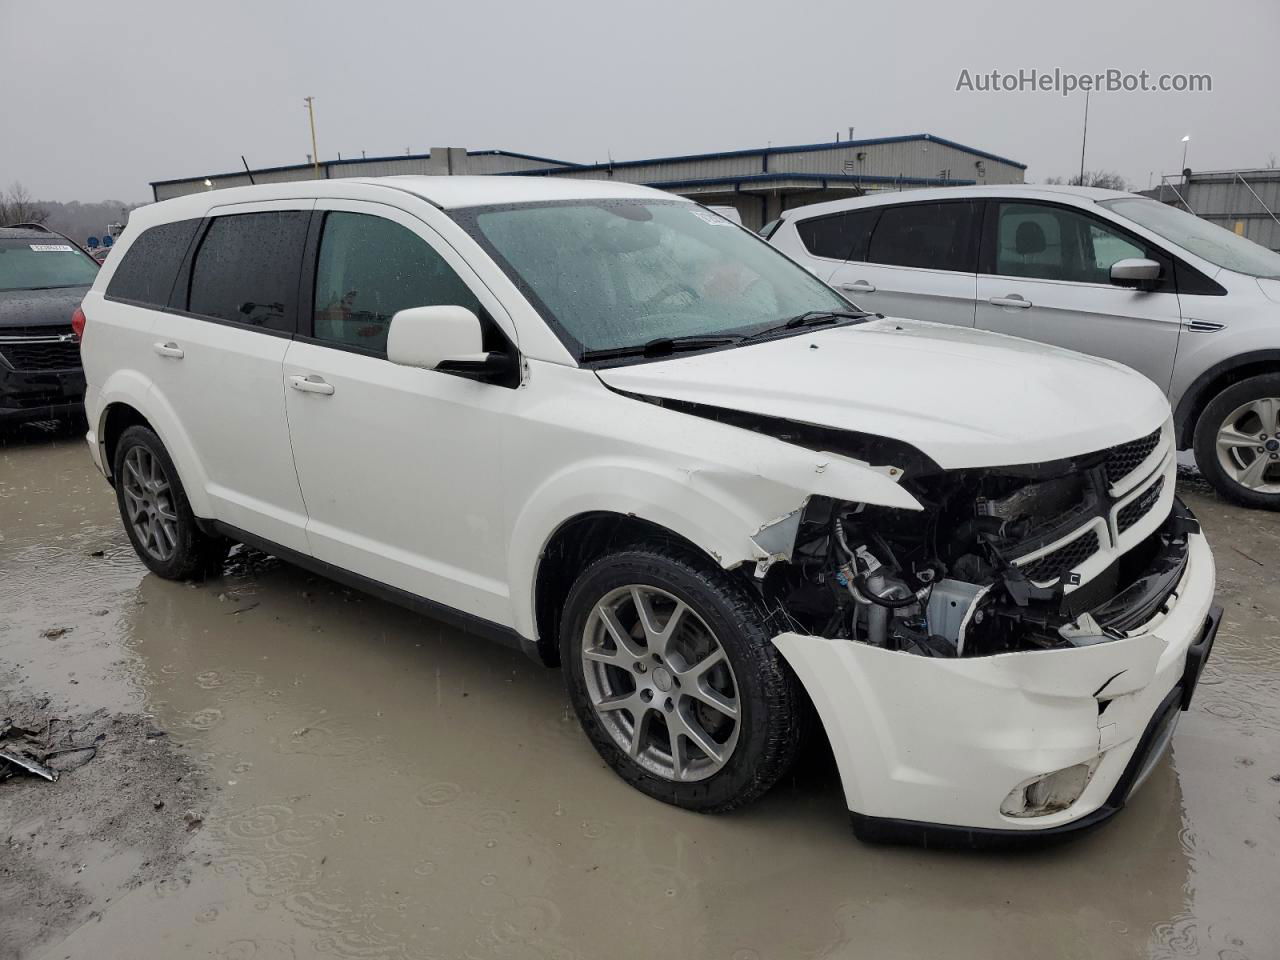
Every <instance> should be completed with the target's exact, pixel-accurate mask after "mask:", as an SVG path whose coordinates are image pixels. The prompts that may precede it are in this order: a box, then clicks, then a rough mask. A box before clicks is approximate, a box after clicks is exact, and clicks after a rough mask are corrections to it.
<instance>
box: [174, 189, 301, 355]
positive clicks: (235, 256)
mask: <svg viewBox="0 0 1280 960" xmlns="http://www.w3.org/2000/svg"><path fill="white" fill-rule="evenodd" d="M309 217H310V214H309V213H307V212H306V211H302V210H279V211H275V210H273V211H270V212H266V213H238V214H234V215H231V216H224V217H218V218H216V219H215V220H214V221H213V222H212V223H211V224H209V230H208V232H206V233H205V235H204V239H203V240H202V241H201V242H200V248H199V249H198V250H197V251H196V257H195V263H194V264H193V265H192V268H191V290H190V292H189V294H188V296H187V310H188V311H190V312H191V313H197V314H200V315H202V316H206V317H216V318H218V319H220V320H229V321H232V322H233V323H243V324H247V325H249V326H254V327H262V328H264V329H266V330H280V331H285V332H288V333H292V332H293V329H294V318H295V317H296V315H297V310H298V304H297V299H298V270H299V268H300V267H301V265H302V246H303V242H304V241H305V240H306V236H307V223H308V219H309Z"/></svg>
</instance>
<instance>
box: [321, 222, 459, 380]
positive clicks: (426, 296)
mask: <svg viewBox="0 0 1280 960" xmlns="http://www.w3.org/2000/svg"><path fill="white" fill-rule="evenodd" d="M448 305H457V306H462V307H466V308H467V309H469V310H471V311H472V312H473V313H475V314H477V315H480V313H481V308H480V303H479V301H478V300H477V299H476V298H475V296H474V295H473V294H472V293H471V291H470V290H469V289H468V288H467V285H466V284H465V283H463V282H462V279H461V278H460V277H459V276H458V275H457V274H456V273H454V271H453V269H452V268H451V267H450V266H449V265H448V264H447V263H445V261H444V259H443V258H442V257H441V256H440V254H438V253H436V251H435V250H433V249H432V248H431V247H430V245H429V244H427V243H426V242H425V241H424V240H423V239H422V238H421V237H419V236H417V235H416V234H414V233H413V232H412V231H410V230H408V229H406V228H405V227H402V226H400V224H398V223H394V222H392V221H390V220H384V219H383V218H382V217H375V216H371V215H369V214H363V213H345V212H341V211H335V212H332V213H328V214H326V215H325V219H324V228H323V231H322V233H321V235H320V252H319V257H318V260H317V263H316V282H315V300H314V304H313V310H314V313H313V328H312V335H313V336H314V337H315V338H316V339H317V340H324V341H328V342H330V343H335V344H341V345H343V346H345V347H354V348H356V349H358V350H360V351H362V352H369V353H373V354H376V355H378V356H383V357H385V356H386V354H387V330H388V328H389V327H390V326H391V318H392V317H393V316H394V315H395V314H396V313H397V312H398V311H400V310H405V309H408V308H409V307H433V306H448Z"/></svg>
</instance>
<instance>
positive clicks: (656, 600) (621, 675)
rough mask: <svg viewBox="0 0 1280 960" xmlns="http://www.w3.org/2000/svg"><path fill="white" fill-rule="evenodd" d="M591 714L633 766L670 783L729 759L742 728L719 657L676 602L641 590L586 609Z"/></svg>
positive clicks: (707, 772) (701, 776)
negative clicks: (639, 767) (589, 610)
mask: <svg viewBox="0 0 1280 960" xmlns="http://www.w3.org/2000/svg"><path fill="white" fill-rule="evenodd" d="M581 653H582V667H583V675H584V677H585V679H586V686H587V693H588V695H589V697H590V699H591V705H592V708H593V709H594V711H595V714H596V716H597V717H598V718H599V720H600V723H601V724H602V726H603V727H604V729H605V730H606V731H607V732H608V733H609V736H610V737H611V738H612V739H613V741H614V743H616V744H617V746H618V747H619V748H620V749H621V750H622V751H623V752H624V753H626V754H627V755H628V756H629V757H631V758H632V760H634V761H635V762H636V763H637V764H639V765H640V766H641V767H643V768H644V769H646V770H647V771H649V772H650V773H654V774H656V775H658V776H660V777H663V778H665V779H668V780H674V781H679V782H691V781H697V780H705V779H706V778H707V777H710V776H712V775H713V774H715V773H716V772H718V771H719V770H721V769H722V768H723V767H724V766H725V764H726V763H728V762H729V759H730V757H731V756H732V755H733V751H734V747H735V746H736V745H737V742H738V733H739V728H740V726H741V722H742V716H741V707H740V704H739V699H738V684H737V681H736V679H735V677H734V675H733V668H732V667H731V666H730V664H729V659H728V657H727V656H726V655H725V651H724V648H723V647H722V646H721V645H720V642H719V640H717V639H716V636H715V634H714V633H713V632H712V630H711V629H710V628H709V627H708V626H707V624H706V622H705V621H704V620H703V619H702V618H701V617H700V616H698V614H697V613H696V612H695V611H694V610H693V609H692V608H691V607H690V606H689V605H688V604H687V603H685V602H684V601H683V600H680V599H679V598H677V597H675V596H673V595H672V594H670V593H667V592H666V591H665V590H659V589H658V588H656V587H651V586H647V585H642V584H631V585H628V586H624V587H619V588H617V589H616V590H612V591H610V592H609V593H608V594H606V595H605V596H604V597H603V598H602V599H601V600H600V601H599V602H598V603H597V604H596V605H595V607H593V608H592V610H591V613H590V615H589V616H588V617H587V623H586V628H585V629H584V631H583V635H582V646H581Z"/></svg>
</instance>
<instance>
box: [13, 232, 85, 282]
mask: <svg viewBox="0 0 1280 960" xmlns="http://www.w3.org/2000/svg"><path fill="white" fill-rule="evenodd" d="M97 275H98V264H97V263H95V262H94V260H93V258H92V257H90V256H88V255H87V254H85V253H84V252H83V251H81V250H80V249H79V248H78V247H76V246H75V245H74V244H70V243H67V241H66V240H64V239H62V238H61V237H59V236H56V235H52V236H50V237H49V239H47V240H45V239H42V238H38V237H30V238H28V237H23V238H22V239H20V240H14V239H4V240H0V291H2V290H48V289H50V288H52V287H87V286H89V285H90V284H91V283H93V279H94V277H96V276H97Z"/></svg>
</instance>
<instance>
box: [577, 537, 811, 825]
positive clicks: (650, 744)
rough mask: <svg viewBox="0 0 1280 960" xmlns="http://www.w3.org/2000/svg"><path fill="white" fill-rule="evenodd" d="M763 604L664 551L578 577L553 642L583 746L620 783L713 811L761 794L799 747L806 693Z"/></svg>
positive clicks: (639, 552) (633, 554) (630, 554)
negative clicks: (556, 644)
mask: <svg viewBox="0 0 1280 960" xmlns="http://www.w3.org/2000/svg"><path fill="white" fill-rule="evenodd" d="M769 624H770V621H769V618H768V616H767V615H766V614H765V613H764V611H763V610H762V609H761V606H760V604H759V603H758V601H756V600H755V599H754V598H753V597H752V595H751V594H750V593H749V592H748V591H747V590H746V589H745V588H743V587H742V586H741V585H739V584H737V583H736V582H734V581H733V580H732V579H731V578H730V577H728V576H727V575H726V574H725V573H724V572H723V571H721V570H719V569H717V568H715V567H714V566H713V565H712V564H710V563H706V564H704V563H701V562H699V559H698V558H696V557H694V556H690V555H686V554H683V553H680V552H677V551H673V550H670V549H668V548H666V547H653V548H646V547H640V548H636V549H632V550H628V551H625V552H621V553H616V554H610V555H607V556H605V557H603V558H601V559H599V560H596V561H595V562H594V563H592V564H591V565H590V566H589V567H587V569H586V570H585V571H583V573H582V574H581V575H580V576H579V577H578V579H577V581H576V582H575V583H574V585H573V588H572V589H571V590H570V591H569V597H568V600H567V602H566V605H565V612H564V617H563V618H562V627H561V636H560V646H561V662H562V663H563V664H564V665H565V674H566V682H567V685H568V688H569V697H570V700H571V701H572V703H573V707H574V710H575V711H576V712H577V715H578V719H579V721H580V722H581V723H582V727H583V729H584V730H585V731H586V734H587V736H588V738H589V739H590V740H591V742H592V744H593V745H594V746H595V748H596V750H597V751H598V752H599V753H600V755H601V756H602V757H603V758H604V760H605V762H607V763H608V764H609V766H610V767H612V768H613V770H614V771H615V772H616V773H617V774H618V775H619V776H620V777H622V779H623V780H625V781H627V783H630V784H631V785H632V786H634V787H636V788H637V789H639V790H641V791H642V792H644V793H646V794H648V795H649V796H651V797H655V798H657V799H659V800H662V801H665V802H666V803H671V804H674V805H676V806H679V807H685V808H686V809H690V810H698V811H703V812H719V811H724V810H729V809H732V808H734V807H737V806H741V805H742V804H744V803H747V802H749V801H751V800H754V799H755V798H756V797H758V796H760V795H761V794H763V793H764V792H765V791H767V790H768V789H769V788H770V787H772V786H773V785H774V784H775V783H776V782H777V781H778V779H779V778H780V777H781V776H782V775H783V774H784V773H785V772H786V770H787V768H788V767H789V766H790V764H791V761H792V759H793V757H794V755H795V753H796V750H797V747H798V745H799V742H800V739H801V730H800V727H801V723H800V721H801V717H802V710H803V693H802V692H801V690H800V688H799V683H798V681H797V680H796V679H795V676H794V675H793V674H792V673H791V672H790V670H789V669H788V668H787V666H786V664H785V663H783V661H782V657H781V655H780V654H779V653H778V650H777V648H776V647H774V645H773V643H772V642H771V638H772V635H773V633H774V632H776V631H774V630H773V629H771V628H770V626H769Z"/></svg>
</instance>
